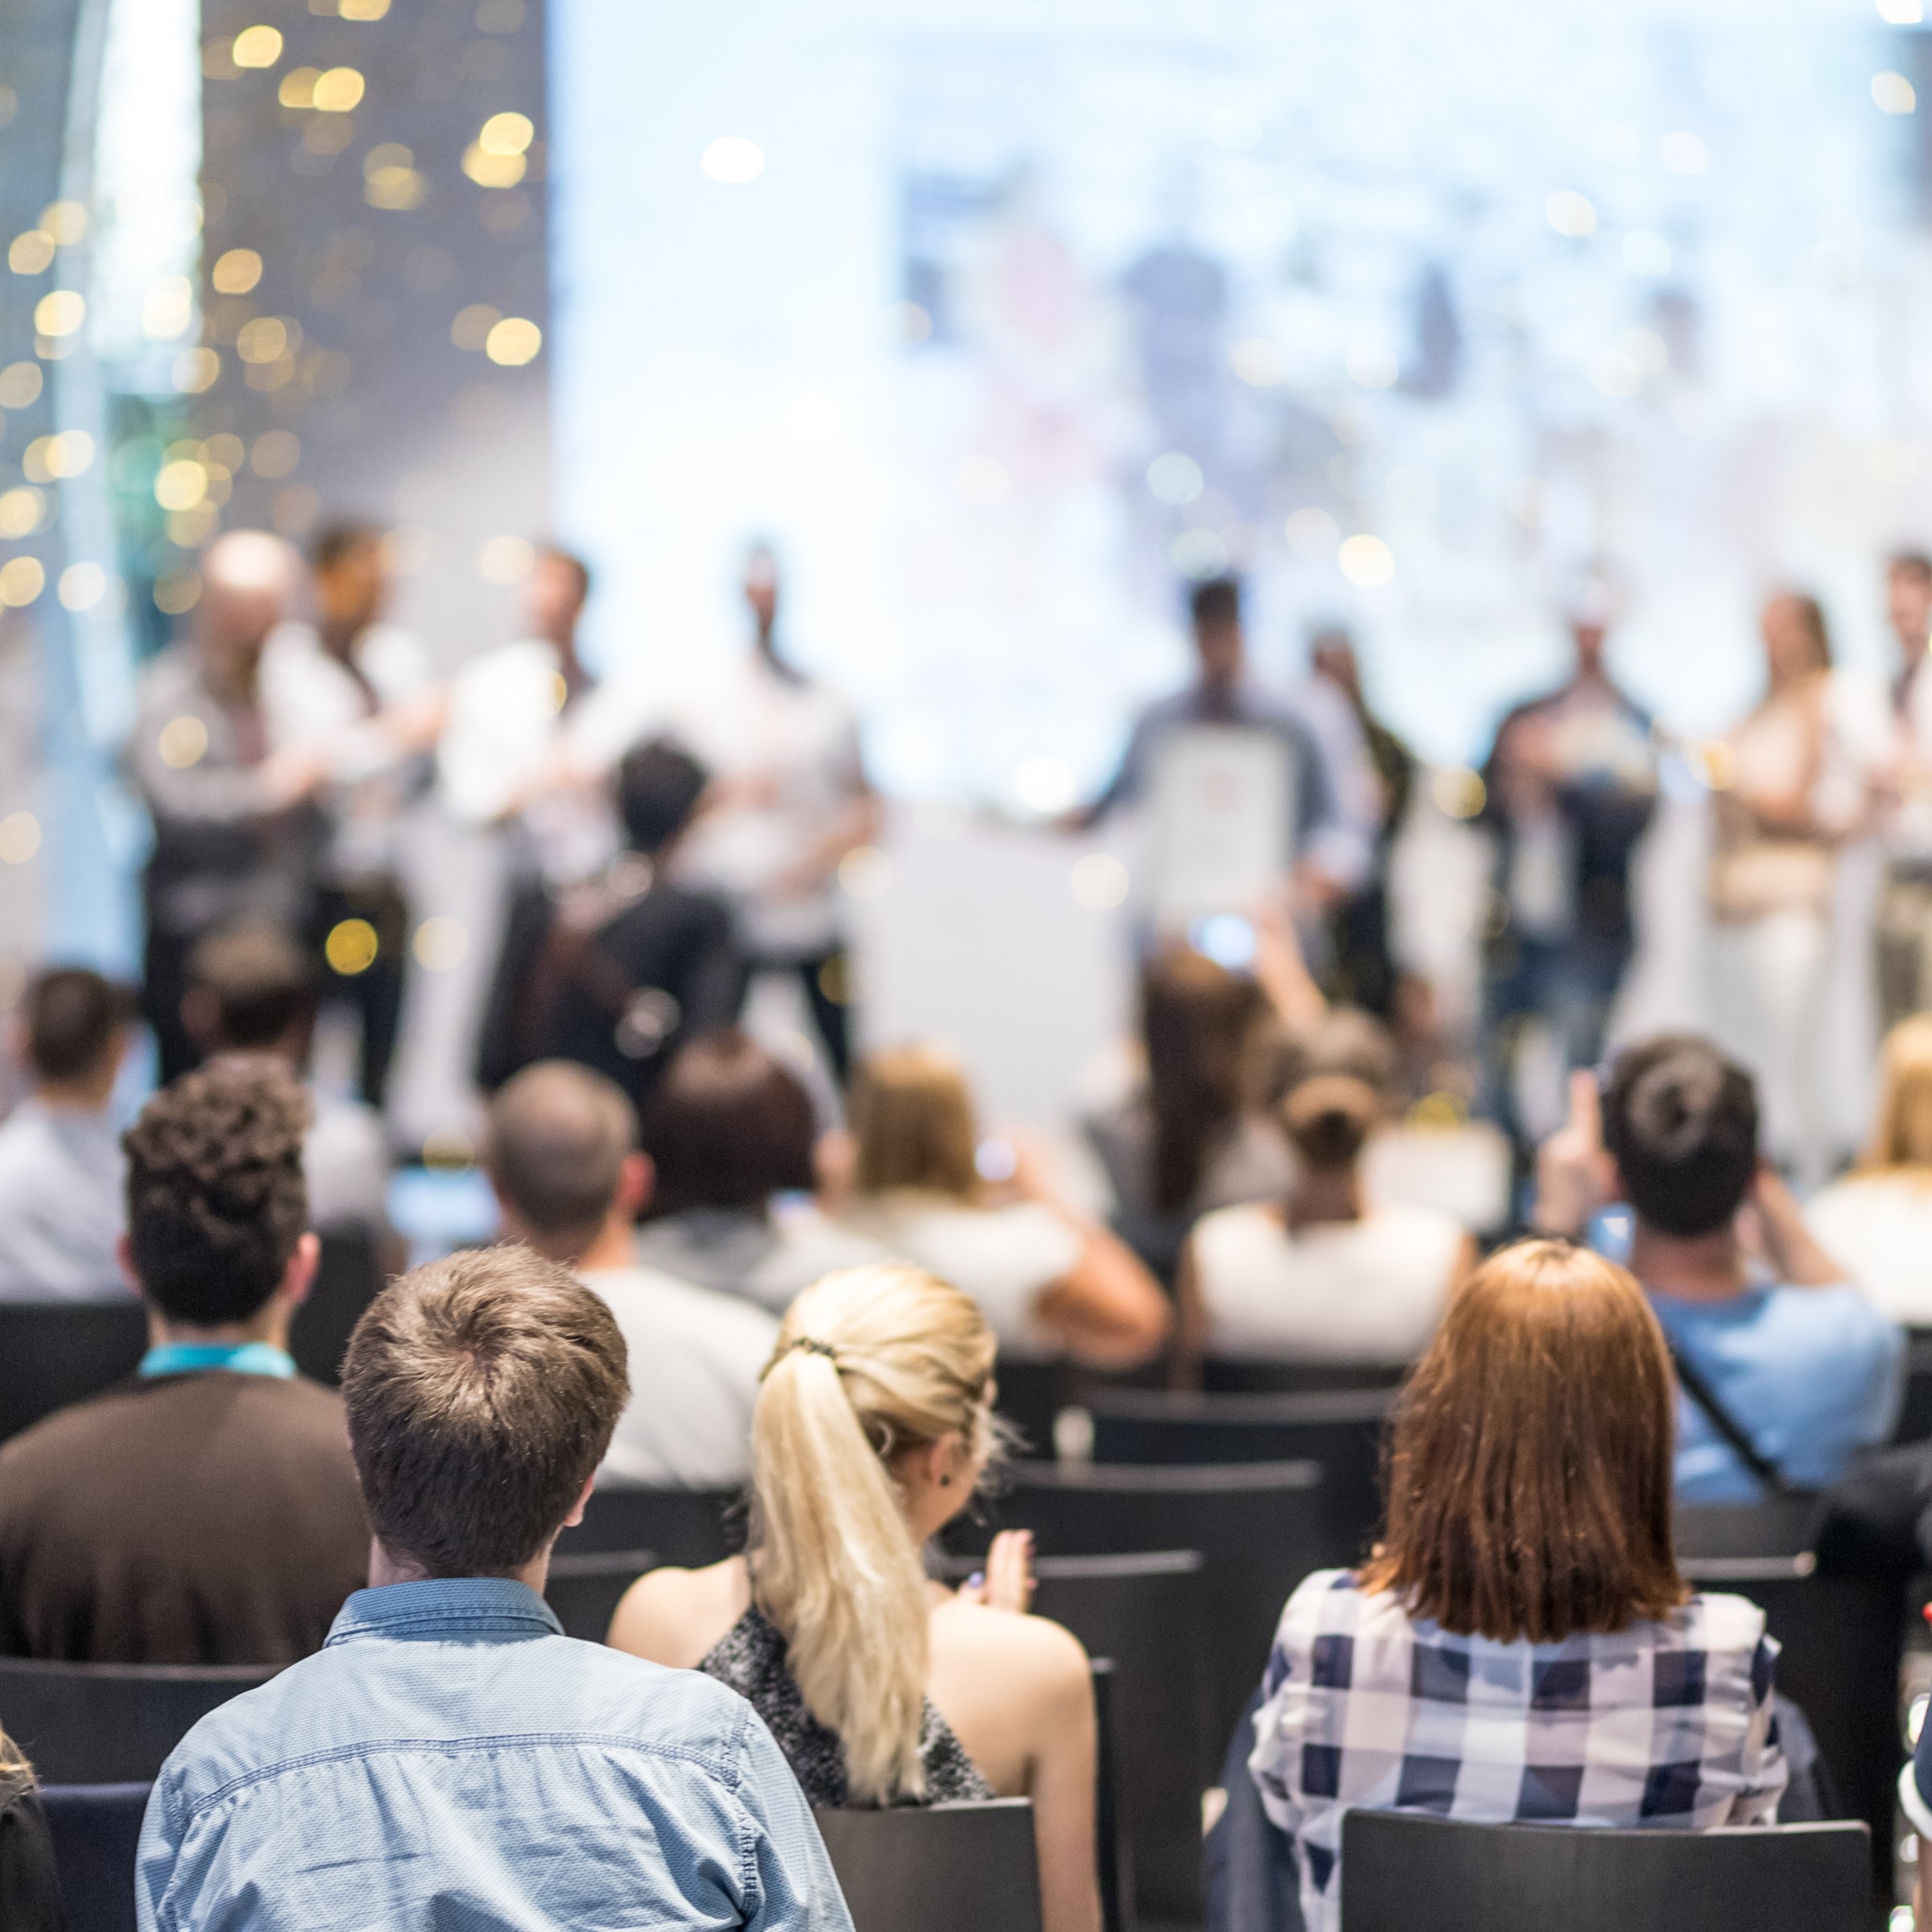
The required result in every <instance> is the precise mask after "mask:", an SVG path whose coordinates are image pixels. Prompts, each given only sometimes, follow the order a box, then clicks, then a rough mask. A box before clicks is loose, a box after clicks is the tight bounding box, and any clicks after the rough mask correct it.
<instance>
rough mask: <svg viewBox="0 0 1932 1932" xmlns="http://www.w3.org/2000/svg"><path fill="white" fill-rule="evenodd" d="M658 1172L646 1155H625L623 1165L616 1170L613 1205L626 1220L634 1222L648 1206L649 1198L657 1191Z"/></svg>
mask: <svg viewBox="0 0 1932 1932" xmlns="http://www.w3.org/2000/svg"><path fill="white" fill-rule="evenodd" d="M657 1185H658V1170H657V1169H656V1167H655V1166H654V1165H653V1164H652V1162H651V1158H650V1155H649V1154H625V1157H624V1164H623V1166H621V1167H620V1168H618V1170H617V1193H616V1195H615V1196H614V1200H615V1204H616V1205H617V1207H619V1208H621V1209H622V1210H623V1211H624V1216H625V1220H632V1221H634V1220H636V1219H637V1218H638V1216H639V1215H641V1214H642V1213H643V1212H644V1210H645V1209H646V1208H648V1207H649V1206H650V1197H651V1195H653V1194H654V1193H655V1192H656V1191H657Z"/></svg>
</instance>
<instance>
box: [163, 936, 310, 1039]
mask: <svg viewBox="0 0 1932 1932" xmlns="http://www.w3.org/2000/svg"><path fill="white" fill-rule="evenodd" d="M188 985H189V989H190V993H189V997H191V998H192V997H194V995H195V994H196V993H201V994H204V996H205V997H206V998H207V1000H208V1002H209V1005H210V1010H209V1013H208V1022H209V1024H210V1025H211V1026H213V1031H214V1043H215V1045H216V1047H217V1048H219V1049H220V1050H221V1051H223V1052H228V1053H254V1052H258V1051H267V1050H269V1049H270V1048H273V1047H279V1046H280V1045H281V1044H282V1042H283V1041H284V1040H285V1039H287V1037H288V1035H289V1033H290V1031H291V1029H293V1028H294V1027H295V1026H297V1025H298V1024H299V1022H303V1021H304V1020H306V1019H307V1018H308V1016H309V1012H310V1009H311V1008H312V1005H314V1001H315V980H314V977H313V975H312V972H310V969H309V960H308V954H307V953H305V952H303V950H302V948H301V947H300V946H299V945H298V944H297V943H296V942H295V935H293V934H292V933H291V932H289V931H287V929H286V928H285V927H281V926H278V925H276V924H275V923H273V922H272V921H270V920H266V919H251V920H246V921H244V922H243V923H241V924H239V925H235V926H229V927H224V928H223V929H222V930H221V931H219V932H214V933H211V934H209V935H208V937H207V938H206V939H204V940H202V941H201V942H200V944H199V945H197V946H196V948H195V949H194V951H193V952H192V953H191V954H190V955H189V956H188Z"/></svg>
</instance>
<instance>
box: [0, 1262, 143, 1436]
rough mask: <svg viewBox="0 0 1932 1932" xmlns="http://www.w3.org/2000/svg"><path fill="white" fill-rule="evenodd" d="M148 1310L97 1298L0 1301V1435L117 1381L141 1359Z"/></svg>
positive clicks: (128, 1298)
mask: <svg viewBox="0 0 1932 1932" xmlns="http://www.w3.org/2000/svg"><path fill="white" fill-rule="evenodd" d="M146 1352H147V1309H146V1308H145V1307H142V1304H141V1302H138V1300H137V1299H136V1298H134V1296H133V1295H131V1294H127V1295H121V1296H118V1297H116V1298H114V1300H112V1301H99V1302H0V1441H3V1440H4V1439H6V1437H8V1436H10V1435H19V1433H20V1431H21V1430H23V1429H26V1428H29V1427H31V1426H32V1425H33V1424H34V1423H35V1422H39V1420H40V1418H42V1417H43V1416H44V1415H52V1414H53V1412H54V1411H55V1410H56V1409H64V1408H65V1407H66V1406H68V1403H69V1402H84V1401H85V1399H86V1398H87V1397H89V1396H90V1395H98V1394H99V1393H101V1390H102V1389H108V1388H111V1387H112V1386H113V1385H114V1384H115V1383H116V1382H118V1381H121V1380H122V1377H125V1376H130V1375H132V1374H133V1373H134V1370H135V1369H137V1368H138V1367H139V1365H140V1362H141V1357H142V1355H143V1354H144V1353H146Z"/></svg>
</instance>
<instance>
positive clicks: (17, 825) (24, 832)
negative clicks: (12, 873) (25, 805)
mask: <svg viewBox="0 0 1932 1932" xmlns="http://www.w3.org/2000/svg"><path fill="white" fill-rule="evenodd" d="M39 849H40V821H39V819H37V818H35V816H34V815H33V814H32V813H31V811H10V812H9V813H8V814H7V815H6V817H5V818H3V819H0V865H25V864H26V863H27V861H28V860H29V859H31V857H33V856H34V854H35V852H38V851H39Z"/></svg>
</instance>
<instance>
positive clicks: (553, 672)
mask: <svg viewBox="0 0 1932 1932" xmlns="http://www.w3.org/2000/svg"><path fill="white" fill-rule="evenodd" d="M566 696H567V692H566V688H565V685H564V659H563V657H562V655H561V654H559V651H558V650H557V647H556V646H555V645H554V644H551V643H550V642H548V641H547V640H546V639H544V638H524V639H523V640H522V642H519V643H515V644H505V645H502V646H498V648H497V649H496V650H486V651H485V652H484V653H483V654H482V655H481V657H478V658H473V659H472V660H471V662H470V663H468V664H466V665H465V666H464V667H463V669H462V670H461V671H459V672H458V673H457V674H456V681H455V682H454V683H452V685H451V687H450V694H449V718H448V723H447V724H446V725H444V729H443V737H442V741H441V743H440V745H438V746H437V748H436V771H437V776H438V778H440V781H441V783H442V787H443V795H444V799H445V800H446V802H447V803H448V806H449V808H450V810H451V811H452V813H454V814H455V815H456V817H457V818H459V819H465V820H467V821H469V823H470V824H485V825H489V824H496V823H497V821H498V820H500V819H503V818H505V817H506V816H507V815H509V813H510V809H511V807H512V806H513V804H514V803H515V801H516V800H517V799H518V797H519V796H521V795H522V794H523V793H524V792H525V791H526V789H527V787H528V786H530V782H532V780H534V779H535V778H538V777H539V776H540V775H541V774H542V773H543V771H544V770H545V768H546V767H547V766H548V765H549V763H550V762H551V760H552V759H553V758H555V756H556V755H557V753H559V751H568V753H569V754H570V756H571V758H572V762H574V763H576V765H577V766H579V767H580V769H581V770H583V771H584V772H585V773H586V774H591V775H593V776H594V775H597V774H605V773H608V772H609V771H610V770H612V769H613V767H614V766H615V765H616V764H617V761H618V759H620V758H621V757H622V756H623V755H624V753H625V750H626V749H628V748H629V745H630V738H631V736H632V733H631V732H630V717H629V712H628V710H627V708H626V707H625V706H624V705H623V704H621V702H620V701H619V700H617V698H616V697H615V696H613V695H612V694H610V692H609V687H607V686H598V687H595V688H593V689H592V690H590V691H584V692H583V693H581V694H580V696H577V697H576V698H575V699H573V700H569V701H568V703H566ZM518 824H519V831H520V833H521V836H522V837H523V838H524V839H525V840H526V841H527V844H528V848H529V849H528V853H527V865H528V868H529V869H535V870H537V871H539V872H540V873H542V875H543V877H545V878H546V879H547V880H549V881H551V883H553V884H557V885H569V884H573V883H575V882H576V881H579V880H582V879H588V878H590V877H592V876H594V875H595V874H596V873H598V872H600V871H601V870H602V869H603V868H604V867H605V865H608V864H609V862H610V861H611V859H612V858H613V857H615V855H616V853H617V848H618V838H617V816H616V814H615V812H614V811H613V809H612V807H611V804H610V801H609V799H608V798H607V797H606V796H605V794H604V792H603V791H602V790H601V788H596V789H588V790H583V791H551V792H547V793H544V794H543V795H539V796H538V797H537V798H535V799H531V800H530V803H528V804H526V806H525V807H524V808H523V810H522V813H521V814H520V815H519V820H518Z"/></svg>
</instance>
